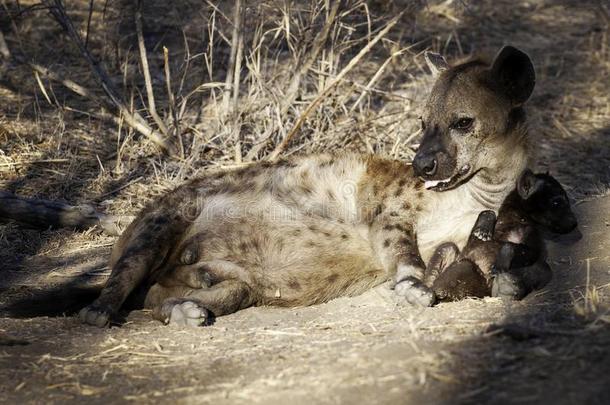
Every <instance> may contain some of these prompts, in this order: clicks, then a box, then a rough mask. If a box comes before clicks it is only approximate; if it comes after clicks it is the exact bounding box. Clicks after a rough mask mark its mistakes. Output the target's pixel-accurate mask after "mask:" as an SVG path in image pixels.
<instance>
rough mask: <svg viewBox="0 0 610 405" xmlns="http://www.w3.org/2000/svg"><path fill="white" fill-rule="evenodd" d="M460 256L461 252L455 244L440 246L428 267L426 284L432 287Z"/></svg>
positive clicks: (446, 243) (449, 243)
mask: <svg viewBox="0 0 610 405" xmlns="http://www.w3.org/2000/svg"><path fill="white" fill-rule="evenodd" d="M459 254H460V250H459V249H458V247H457V246H456V245H455V243H453V242H445V243H443V244H441V245H439V246H438V247H437V248H436V250H435V251H434V254H433V255H432V257H431V258H430V260H429V261H428V265H427V266H426V272H425V276H424V284H425V285H426V286H428V287H432V285H433V284H434V281H435V280H436V279H437V278H438V276H439V275H440V274H441V273H442V272H443V271H444V270H445V269H446V268H447V267H449V266H450V265H451V263H453V262H454V261H455V260H456V259H457V257H458V255H459Z"/></svg>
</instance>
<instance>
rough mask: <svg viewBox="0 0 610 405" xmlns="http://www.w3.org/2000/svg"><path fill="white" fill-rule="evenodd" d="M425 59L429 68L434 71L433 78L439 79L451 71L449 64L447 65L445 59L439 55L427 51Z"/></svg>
mask: <svg viewBox="0 0 610 405" xmlns="http://www.w3.org/2000/svg"><path fill="white" fill-rule="evenodd" d="M424 58H426V64H427V65H428V68H429V69H430V70H431V71H432V76H434V77H437V76H438V75H440V74H441V73H442V72H443V71H445V70H447V69H449V64H448V63H447V61H446V60H445V58H443V57H442V56H441V55H439V54H438V53H434V52H429V51H426V52H424Z"/></svg>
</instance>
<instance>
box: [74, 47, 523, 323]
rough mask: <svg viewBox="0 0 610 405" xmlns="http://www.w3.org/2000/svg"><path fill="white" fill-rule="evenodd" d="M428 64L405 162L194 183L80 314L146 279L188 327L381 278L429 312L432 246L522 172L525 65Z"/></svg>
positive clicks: (133, 241) (101, 313)
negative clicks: (417, 127) (413, 145)
mask: <svg viewBox="0 0 610 405" xmlns="http://www.w3.org/2000/svg"><path fill="white" fill-rule="evenodd" d="M427 59H428V62H429V64H430V65H431V67H432V68H433V71H435V72H436V73H437V74H438V78H437V81H436V83H435V85H434V87H433V89H432V92H431V94H430V97H429V100H428V102H427V104H426V106H425V108H424V113H423V116H422V128H423V132H424V135H423V139H422V142H421V145H420V148H419V151H418V152H417V154H416V156H415V159H414V161H413V165H412V166H411V165H409V164H406V163H403V162H399V161H394V160H388V159H383V158H380V157H376V156H366V155H356V154H342V155H336V156H331V155H314V156H305V157H297V158H293V159H289V160H284V161H280V162H278V163H274V164H269V163H259V164H256V165H254V166H251V167H248V168H244V169H241V170H236V171H231V172H226V173H222V174H221V175H216V176H203V177H200V178H196V179H193V180H191V181H190V182H188V183H187V184H185V185H182V186H180V187H178V188H177V189H175V190H174V191H172V192H169V193H167V194H166V195H165V196H163V197H161V198H160V199H158V200H157V201H155V202H154V203H152V204H150V205H149V207H148V208H146V209H145V210H143V211H142V212H141V213H140V215H139V216H138V218H137V219H136V220H135V221H134V222H133V223H132V224H131V225H130V226H129V228H128V229H127V230H126V232H125V233H124V234H123V236H122V237H121V239H120V240H119V241H118V243H117V244H116V246H115V249H114V252H113V258H112V263H111V264H112V273H111V276H110V278H109V280H108V282H107V284H106V286H105V287H104V289H103V290H102V292H101V295H100V296H99V298H98V299H97V300H95V302H94V303H92V304H91V305H89V306H88V307H86V308H84V309H83V310H82V311H81V313H80V318H81V319H82V320H83V321H84V322H86V323H89V324H93V325H97V326H104V325H106V324H108V322H109V318H110V317H111V316H112V315H113V314H115V313H116V312H117V311H118V310H119V309H120V307H121V306H122V304H123V303H124V301H125V300H126V298H127V297H128V296H129V295H130V293H132V291H133V290H134V289H135V288H136V287H138V286H141V285H151V284H153V283H156V284H155V285H154V286H153V288H152V289H151V290H150V292H149V295H148V297H147V305H149V306H153V307H155V308H156V310H155V314H156V317H158V318H160V319H162V320H165V321H169V322H175V323H187V324H191V323H194V324H199V323H202V322H203V321H204V320H205V316H206V315H207V310H209V311H212V312H213V313H214V314H215V315H223V314H227V313H231V312H234V311H237V310H239V309H241V308H245V307H247V306H251V305H268V304H269V305H282V306H295V305H310V304H315V303H320V302H324V301H327V300H330V299H332V298H335V297H339V296H343V295H355V294H360V293H362V292H363V291H365V290H367V289H369V288H371V287H372V286H374V285H377V284H379V283H382V282H383V281H385V280H389V279H390V280H393V285H394V289H395V292H396V293H397V294H398V295H400V296H402V297H404V298H405V299H406V300H407V301H409V302H411V303H413V304H417V305H423V306H428V305H431V304H432V303H433V302H434V294H433V293H432V291H431V290H430V289H429V288H427V287H426V286H425V285H424V284H423V283H422V281H421V280H422V277H423V272H424V264H423V263H424V262H425V261H427V260H428V259H429V258H430V256H431V255H432V253H433V251H434V248H435V247H436V246H437V245H438V244H439V243H441V242H449V241H450V242H453V243H455V244H456V245H457V246H458V247H459V248H462V247H463V246H464V244H465V243H466V241H467V239H468V236H469V233H470V230H471V229H472V226H473V224H474V222H475V220H476V218H477V216H478V214H479V212H481V211H483V210H494V211H497V210H498V208H499V207H500V205H501V203H502V201H503V200H504V198H505V197H506V196H507V195H508V193H509V192H510V191H511V190H512V189H513V187H514V184H515V180H516V178H517V177H518V175H519V173H521V172H522V171H523V169H524V168H525V167H526V165H527V160H528V138H527V133H526V129H525V122H524V121H525V119H524V113H523V110H522V105H523V103H524V102H525V101H526V100H527V99H528V98H529V96H530V94H531V92H532V90H533V88H534V70H533V66H532V64H531V61H530V59H529V57H528V56H527V55H526V54H524V53H523V52H521V51H519V50H517V49H515V48H513V47H505V48H503V49H502V50H501V51H500V52H499V54H498V55H497V57H496V58H495V59H494V61H493V62H492V63H491V64H486V63H484V62H481V61H471V62H468V63H464V64H460V65H458V66H454V67H449V66H448V65H447V64H446V62H445V60H444V59H442V58H441V57H440V56H438V55H432V54H430V55H428V58H427ZM185 275H187V277H185ZM189 275H190V276H193V275H195V277H194V278H193V277H190V276H189ZM189 277H190V278H189ZM184 280H186V282H184V283H181V281H184ZM189 280H190V281H189ZM193 283H194V284H195V285H192V284H193ZM199 287H202V288H199Z"/></svg>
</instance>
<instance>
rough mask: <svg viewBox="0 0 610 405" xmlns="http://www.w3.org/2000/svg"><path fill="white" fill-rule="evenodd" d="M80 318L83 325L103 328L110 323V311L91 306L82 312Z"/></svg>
mask: <svg viewBox="0 0 610 405" xmlns="http://www.w3.org/2000/svg"><path fill="white" fill-rule="evenodd" d="M78 318H79V319H80V321H81V322H82V323H86V324H87V325H93V326H97V327H98V328H103V327H105V326H108V324H109V323H110V310H109V309H107V308H102V307H99V306H97V305H95V304H91V305H89V306H86V307H85V308H83V309H81V310H80V312H79V313H78Z"/></svg>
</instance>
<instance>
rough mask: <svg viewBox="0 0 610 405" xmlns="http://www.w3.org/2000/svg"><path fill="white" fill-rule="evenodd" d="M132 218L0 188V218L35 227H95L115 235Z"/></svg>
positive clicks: (81, 228)
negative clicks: (4, 190) (35, 197)
mask: <svg viewBox="0 0 610 405" xmlns="http://www.w3.org/2000/svg"><path fill="white" fill-rule="evenodd" d="M133 218H134V217H132V216H114V215H106V214H102V213H100V212H97V211H95V210H94V209H93V207H91V206H88V205H78V206H72V205H68V204H62V203H59V202H56V201H48V200H38V199H30V198H24V197H18V196H16V195H14V194H11V193H6V192H0V220H3V221H7V220H13V221H16V222H19V223H21V224H24V225H28V226H31V227H34V228H42V229H46V228H49V227H51V228H73V229H78V230H87V229H89V228H92V227H97V228H99V229H100V230H101V231H102V232H104V233H105V234H107V235H111V236H118V235H120V234H121V233H122V232H123V230H124V229H125V227H127V225H129V223H130V222H131V221H133Z"/></svg>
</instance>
